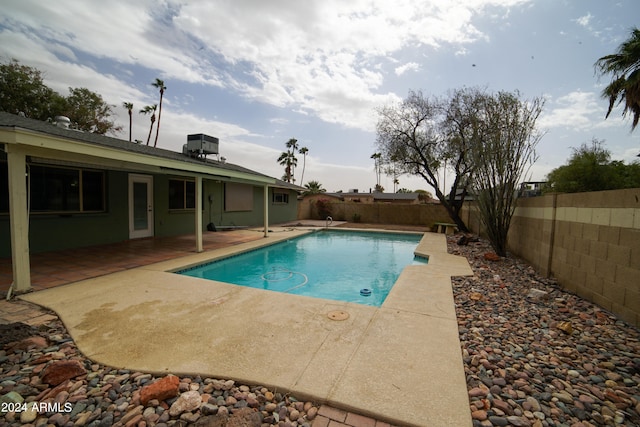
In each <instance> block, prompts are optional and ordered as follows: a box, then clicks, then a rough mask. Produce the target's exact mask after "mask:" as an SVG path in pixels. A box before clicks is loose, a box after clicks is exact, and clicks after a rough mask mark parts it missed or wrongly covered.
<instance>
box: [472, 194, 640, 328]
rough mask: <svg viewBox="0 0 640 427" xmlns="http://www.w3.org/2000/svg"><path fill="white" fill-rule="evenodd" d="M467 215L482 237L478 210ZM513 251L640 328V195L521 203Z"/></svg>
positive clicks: (538, 199) (513, 232) (511, 233)
mask: <svg viewBox="0 0 640 427" xmlns="http://www.w3.org/2000/svg"><path fill="white" fill-rule="evenodd" d="M465 212H466V213H467V215H468V216H469V218H470V219H471V220H470V221H469V222H468V223H469V224H470V226H471V227H472V229H473V230H474V231H475V232H480V231H481V230H480V229H479V222H478V221H477V220H474V218H473V217H474V212H473V208H472V207H468V208H466V210H465ZM509 250H510V251H512V252H513V253H514V254H517V255H518V256H520V257H522V258H524V259H526V260H527V261H528V262H530V263H531V264H532V265H533V266H534V267H535V268H536V269H537V270H538V271H539V272H541V273H542V274H544V275H546V276H549V277H554V278H556V279H557V280H558V283H559V284H560V285H562V286H563V287H564V288H565V289H567V290H569V291H572V292H575V293H576V294H578V295H580V296H582V297H583V298H585V299H588V300H590V301H592V302H594V303H596V304H598V305H600V306H601V307H603V308H604V309H606V310H609V311H612V312H614V313H616V315H618V316H619V317H620V318H621V319H623V320H625V321H627V322H629V323H631V324H633V325H635V326H640V189H629V190H615V191H598V192H591V193H575V194H557V195H547V196H543V197H535V198H527V199H520V200H519V202H518V207H517V209H516V212H515V215H514V217H513V219H512V225H511V229H510V230H509Z"/></svg>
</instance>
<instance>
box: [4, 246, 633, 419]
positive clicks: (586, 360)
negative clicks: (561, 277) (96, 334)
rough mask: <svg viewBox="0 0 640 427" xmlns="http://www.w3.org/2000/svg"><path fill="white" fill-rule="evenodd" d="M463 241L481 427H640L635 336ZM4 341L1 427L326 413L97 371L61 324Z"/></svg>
mask: <svg viewBox="0 0 640 427" xmlns="http://www.w3.org/2000/svg"><path fill="white" fill-rule="evenodd" d="M460 237H461V235H454V236H448V241H447V243H448V247H449V251H450V252H451V253H453V254H456V255H461V256H465V257H466V258H467V259H468V261H469V264H470V265H471V267H472V268H473V270H474V273H475V276H473V277H461V278H453V280H452V284H453V292H454V299H455V304H456V311H457V317H458V328H459V334H460V342H461V351H462V355H463V360H464V370H465V375H466V381H467V386H468V393H469V410H470V411H471V414H472V419H473V425H474V426H486V427H491V426H534V427H542V426H567V427H569V426H571V427H580V426H585V427H586V426H609V425H610V426H616V425H624V426H638V425H640V414H639V412H640V390H639V389H638V383H639V382H640V340H639V338H640V336H639V333H638V332H639V331H638V329H636V328H634V327H632V326H630V325H628V324H626V323H624V322H622V321H620V320H618V319H616V317H615V316H614V315H612V314H611V313H608V312H606V311H605V310H603V309H601V308H599V307H597V306H596V305H594V304H592V303H589V302H587V301H585V300H583V299H582V298H580V297H578V296H576V295H573V294H571V293H568V292H565V291H563V290H562V288H561V287H560V286H559V285H558V284H557V283H555V282H554V281H553V280H551V279H546V278H543V277H540V276H539V275H538V274H537V273H536V272H535V271H534V269H533V268H532V267H530V266H529V265H528V264H527V263H525V262H523V261H522V260H519V259H517V258H514V257H508V258H499V257H498V258H496V257H491V256H487V254H488V253H491V252H492V249H491V247H490V246H489V244H488V243H487V242H486V241H484V240H482V239H477V238H472V239H471V240H472V241H471V242H468V243H467V244H466V245H459V244H458V241H459V239H460ZM1 332H2V334H1V336H2V342H1V343H0V346H1V347H0V400H1V401H2V403H3V405H4V406H3V407H6V408H8V407H9V406H10V404H11V405H12V407H15V408H20V409H19V410H18V411H15V412H9V413H6V414H3V416H2V418H0V426H4V425H6V426H18V425H25V424H26V425H33V426H45V425H54V426H85V425H86V426H93V427H97V426H105V427H106V426H110V425H122V426H153V425H156V426H161V427H163V426H171V425H200V426H225V425H226V426H269V425H277V426H283V427H285V426H286V427H295V426H311V425H312V424H313V420H314V418H315V417H316V415H317V412H318V409H319V405H317V404H316V403H314V402H303V401H298V400H297V399H296V398H295V396H290V395H287V394H284V393H279V392H277V391H275V390H269V389H267V388H265V387H262V386H256V385H243V384H237V383H235V382H233V381H230V380H224V379H212V378H200V377H188V376H181V377H172V376H154V375H151V374H149V373H143V372H133V371H129V370H125V369H117V368H112V367H107V366H103V365H100V364H96V363H93V362H92V361H90V360H88V359H86V358H84V356H83V355H82V354H81V353H80V352H79V351H78V349H77V347H76V346H75V344H74V342H73V341H72V340H71V338H70V336H69V335H68V333H67V331H66V329H65V328H64V326H63V324H62V323H61V322H60V321H59V320H54V321H52V322H49V323H48V324H46V325H45V326H42V327H39V328H32V327H28V326H26V325H24V324H12V325H3V326H2V330H1ZM9 336H11V337H12V338H13V339H9V338H8V337H9ZM429 387H430V389H431V390H433V391H434V392H437V389H438V385H437V384H430V385H429ZM425 398H429V397H428V394H426V395H425ZM7 402H8V403H7ZM29 402H38V403H39V404H41V405H42V404H45V405H49V406H48V407H47V408H38V410H35V409H34V408H32V407H30V406H29V405H27V403H29ZM43 409H51V410H50V411H47V410H43ZM424 425H425V426H428V425H429V423H428V420H426V421H425V424H424Z"/></svg>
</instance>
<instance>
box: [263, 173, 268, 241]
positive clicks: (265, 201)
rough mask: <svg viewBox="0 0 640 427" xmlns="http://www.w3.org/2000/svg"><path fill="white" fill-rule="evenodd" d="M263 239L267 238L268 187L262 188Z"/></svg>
mask: <svg viewBox="0 0 640 427" xmlns="http://www.w3.org/2000/svg"><path fill="white" fill-rule="evenodd" d="M264 237H269V186H268V185H265V186H264Z"/></svg>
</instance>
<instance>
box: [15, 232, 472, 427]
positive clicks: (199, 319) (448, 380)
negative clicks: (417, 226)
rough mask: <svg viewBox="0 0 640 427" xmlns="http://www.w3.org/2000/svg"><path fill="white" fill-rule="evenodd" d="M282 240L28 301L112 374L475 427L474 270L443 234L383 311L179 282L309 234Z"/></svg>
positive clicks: (283, 235) (399, 419) (429, 243)
mask: <svg viewBox="0 0 640 427" xmlns="http://www.w3.org/2000/svg"><path fill="white" fill-rule="evenodd" d="M279 231H280V232H277V233H273V235H271V236H270V237H269V238H268V239H262V240H259V241H253V242H247V243H242V244H239V245H235V246H233V247H232V248H224V249H219V250H214V251H210V252H207V253H202V254H194V255H189V256H185V257H183V258H179V259H175V260H170V261H166V262H161V263H156V264H152V265H148V266H144V267H139V268H135V269H131V270H127V271H123V272H117V273H113V274H109V275H104V276H101V277H97V278H92V279H88V280H84V281H80V282H76V283H73V284H69V285H65V286H59V287H56V288H52V289H47V290H43V291H39V292H35V293H32V294H27V295H24V296H22V297H21V298H22V299H24V300H26V301H30V302H33V303H36V304H39V305H42V306H44V307H47V308H50V309H52V310H54V311H55V312H56V313H58V315H59V316H60V318H61V320H62V321H63V322H64V324H65V326H66V327H67V329H68V330H69V332H70V334H71V336H72V337H73V338H74V340H75V342H76V344H77V345H78V347H79V348H80V350H81V351H82V352H83V353H84V354H85V355H86V356H87V357H89V358H91V359H93V360H95V361H97V362H99V363H103V364H106V365H109V366H114V367H122V368H127V369H133V370H139V371H145V372H151V373H166V372H172V373H180V374H193V375H196V374H197V375H201V376H208V377H220V378H229V379H233V380H236V381H239V382H243V383H248V384H262V385H264V386H267V387H270V388H274V389H277V390H287V391H290V392H291V393H293V394H294V395H296V396H300V398H303V399H309V400H315V401H320V402H324V403H327V404H328V405H331V406H332V407H335V408H340V410H344V411H355V412H358V413H360V414H362V415H364V416H366V417H371V418H372V419H377V420H381V421H386V422H390V423H392V424H403V425H415V426H424V425H455V426H464V425H471V417H470V414H469V410H468V396H467V388H466V383H465V376H464V371H463V364H462V357H461V351H460V343H459V339H458V329H457V318H456V313H455V308H454V302H453V294H452V290H451V283H450V277H451V276H454V275H456V276H457V275H471V274H472V271H471V269H470V267H469V265H468V263H467V261H466V259H465V258H463V257H458V256H454V255H450V254H448V253H447V249H446V240H445V237H444V235H439V234H433V233H426V234H425V235H424V237H423V239H422V241H421V243H420V245H419V246H418V248H417V251H416V252H417V253H418V254H419V255H422V256H428V257H429V264H427V265H413V266H409V267H407V268H406V269H405V270H404V271H403V273H402V274H401V276H400V278H399V279H398V282H397V283H396V285H395V286H394V288H393V289H392V291H391V293H390V294H389V296H388V297H387V300H386V301H385V303H384V304H383V306H382V307H380V308H375V307H369V306H362V305H358V304H350V303H341V302H337V301H329V300H322V299H316V298H308V297H303V296H297V295H290V294H280V293H276V292H269V291H262V290H258V289H252V288H246V287H240V286H235V285H229V284H225V283H220V282H212V281H205V280H202V279H197V278H192V277H186V276H177V275H175V274H173V273H171V271H175V270H176V269H180V268H185V267H187V266H190V265H196V264H199V263H201V262H203V261H206V260H210V259H213V258H216V257H222V256H225V255H228V254H229V253H235V252H238V251H243V250H249V249H252V248H255V247H257V246H261V245H264V244H270V243H273V242H275V241H277V240H281V239H289V238H292V237H295V236H298V235H300V234H303V233H305V232H307V231H305V230H299V229H298V230H293V229H282V230H279ZM336 313H339V314H340V315H339V316H336ZM345 314H346V315H348V316H345ZM343 317H346V319H344V320H337V319H342V318H343ZM345 414H346V412H345ZM321 415H322V414H321ZM366 417H365V418H366ZM324 418H326V419H327V420H328V422H327V425H332V424H330V422H332V421H331V420H332V419H331V418H329V417H324ZM367 419H368V418H367ZM334 421H336V422H340V421H339V420H334ZM344 421H346V418H345V420H344ZM314 425H315V424H314ZM318 425H320V424H318ZM337 425H339V424H337ZM354 425H355V424H354Z"/></svg>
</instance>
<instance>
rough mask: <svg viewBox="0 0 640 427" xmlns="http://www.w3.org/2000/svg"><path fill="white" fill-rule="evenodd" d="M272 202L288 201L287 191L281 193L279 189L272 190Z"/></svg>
mask: <svg viewBox="0 0 640 427" xmlns="http://www.w3.org/2000/svg"><path fill="white" fill-rule="evenodd" d="M273 203H274V204H278V203H279V204H283V203H289V193H283V192H279V191H274V192H273Z"/></svg>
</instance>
